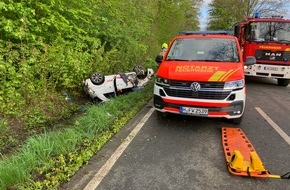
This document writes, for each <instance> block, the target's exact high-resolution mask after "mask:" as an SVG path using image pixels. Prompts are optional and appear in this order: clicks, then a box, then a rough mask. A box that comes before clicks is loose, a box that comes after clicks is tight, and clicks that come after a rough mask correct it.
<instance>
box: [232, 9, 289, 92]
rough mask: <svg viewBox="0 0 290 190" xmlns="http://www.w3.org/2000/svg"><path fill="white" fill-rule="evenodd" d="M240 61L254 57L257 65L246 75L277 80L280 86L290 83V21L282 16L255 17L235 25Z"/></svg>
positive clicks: (250, 68) (248, 69) (249, 68)
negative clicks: (241, 52) (241, 58)
mask: <svg viewBox="0 0 290 190" xmlns="http://www.w3.org/2000/svg"><path fill="white" fill-rule="evenodd" d="M234 34H235V36H236V37H237V38H238V39H239V43H240V46H241V49H242V51H243V59H244V60H246V57H247V56H255V58H256V64H254V65H251V66H248V67H247V68H246V69H245V75H248V76H257V77H267V78H274V79H277V82H278V85H279V86H288V84H289V81H290V20H287V19H283V17H280V16H279V17H270V18H265V17H260V15H259V14H255V16H254V17H252V18H247V19H245V20H242V21H240V22H238V23H236V24H235V27H234Z"/></svg>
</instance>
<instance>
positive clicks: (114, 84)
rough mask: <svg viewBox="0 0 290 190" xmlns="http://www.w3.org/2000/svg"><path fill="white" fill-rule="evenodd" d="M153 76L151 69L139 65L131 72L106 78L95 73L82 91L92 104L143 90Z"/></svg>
mask: <svg viewBox="0 0 290 190" xmlns="http://www.w3.org/2000/svg"><path fill="white" fill-rule="evenodd" d="M153 75H154V71H153V69H145V68H144V67H143V66H141V65H137V66H135V67H134V68H133V72H126V73H118V74H114V75H108V76H104V75H102V74H101V73H97V72H95V73H93V74H92V75H91V76H90V78H88V79H86V80H85V81H84V89H85V92H86V94H88V95H89V96H90V98H91V99H92V100H93V101H94V102H102V101H108V100H109V98H110V97H111V96H117V95H119V94H122V93H125V92H130V91H134V90H137V89H141V88H143V87H144V86H145V85H146V84H147V83H148V82H149V80H150V79H151V77H152V76H153Z"/></svg>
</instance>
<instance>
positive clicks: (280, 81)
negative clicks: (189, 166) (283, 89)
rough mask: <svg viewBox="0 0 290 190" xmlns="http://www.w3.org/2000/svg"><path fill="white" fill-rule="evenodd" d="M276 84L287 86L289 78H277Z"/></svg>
mask: <svg viewBox="0 0 290 190" xmlns="http://www.w3.org/2000/svg"><path fill="white" fill-rule="evenodd" d="M277 81H278V86H288V84H289V82H290V80H289V79H277Z"/></svg>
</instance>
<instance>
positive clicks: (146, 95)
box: [0, 82, 153, 189]
mask: <svg viewBox="0 0 290 190" xmlns="http://www.w3.org/2000/svg"><path fill="white" fill-rule="evenodd" d="M152 91H153V82H151V83H150V84H149V85H148V86H146V87H145V88H144V89H142V90H140V91H136V92H133V93H129V94H128V95H123V96H119V97H117V98H114V99H111V100H110V101H109V102H106V103H102V104H99V105H94V106H91V107H87V108H86V109H87V111H86V112H85V113H84V114H83V115H82V116H80V117H78V118H77V119H76V121H75V123H74V125H72V126H70V127H69V128H66V129H64V130H62V131H52V132H47V133H43V134H41V135H37V136H34V137H31V138H29V139H28V140H27V141H25V143H24V145H23V146H22V148H21V149H20V150H19V151H18V152H17V153H16V154H14V155H13V156H10V157H6V158H5V157H4V158H3V159H2V160H1V161H0V189H9V188H10V189H57V187H59V185H60V184H61V183H63V182H65V181H68V180H69V178H70V177H71V176H72V175H73V174H74V173H75V172H76V171H77V170H78V169H79V167H81V166H82V165H83V164H86V163H87V162H88V160H89V159H90V158H91V156H92V155H93V154H94V153H96V152H97V151H98V150H99V149H100V148H101V147H102V146H103V145H104V144H105V143H106V142H107V141H108V140H109V139H110V138H111V137H112V136H113V135H114V133H116V132H118V131H119V130H120V129H121V128H122V127H123V126H124V125H125V124H126V123H127V122H128V120H130V119H131V118H133V117H134V115H135V114H136V113H137V112H138V111H139V110H140V109H141V108H142V107H143V106H144V105H145V104H146V103H147V102H148V101H149V100H150V99H151V98H152ZM12 176H13V177H12Z"/></svg>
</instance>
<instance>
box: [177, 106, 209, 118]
mask: <svg viewBox="0 0 290 190" xmlns="http://www.w3.org/2000/svg"><path fill="white" fill-rule="evenodd" d="M180 113H185V114H191V115H203V116H206V115H207V114H208V109H205V108H192V107H183V106H181V107H180Z"/></svg>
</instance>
